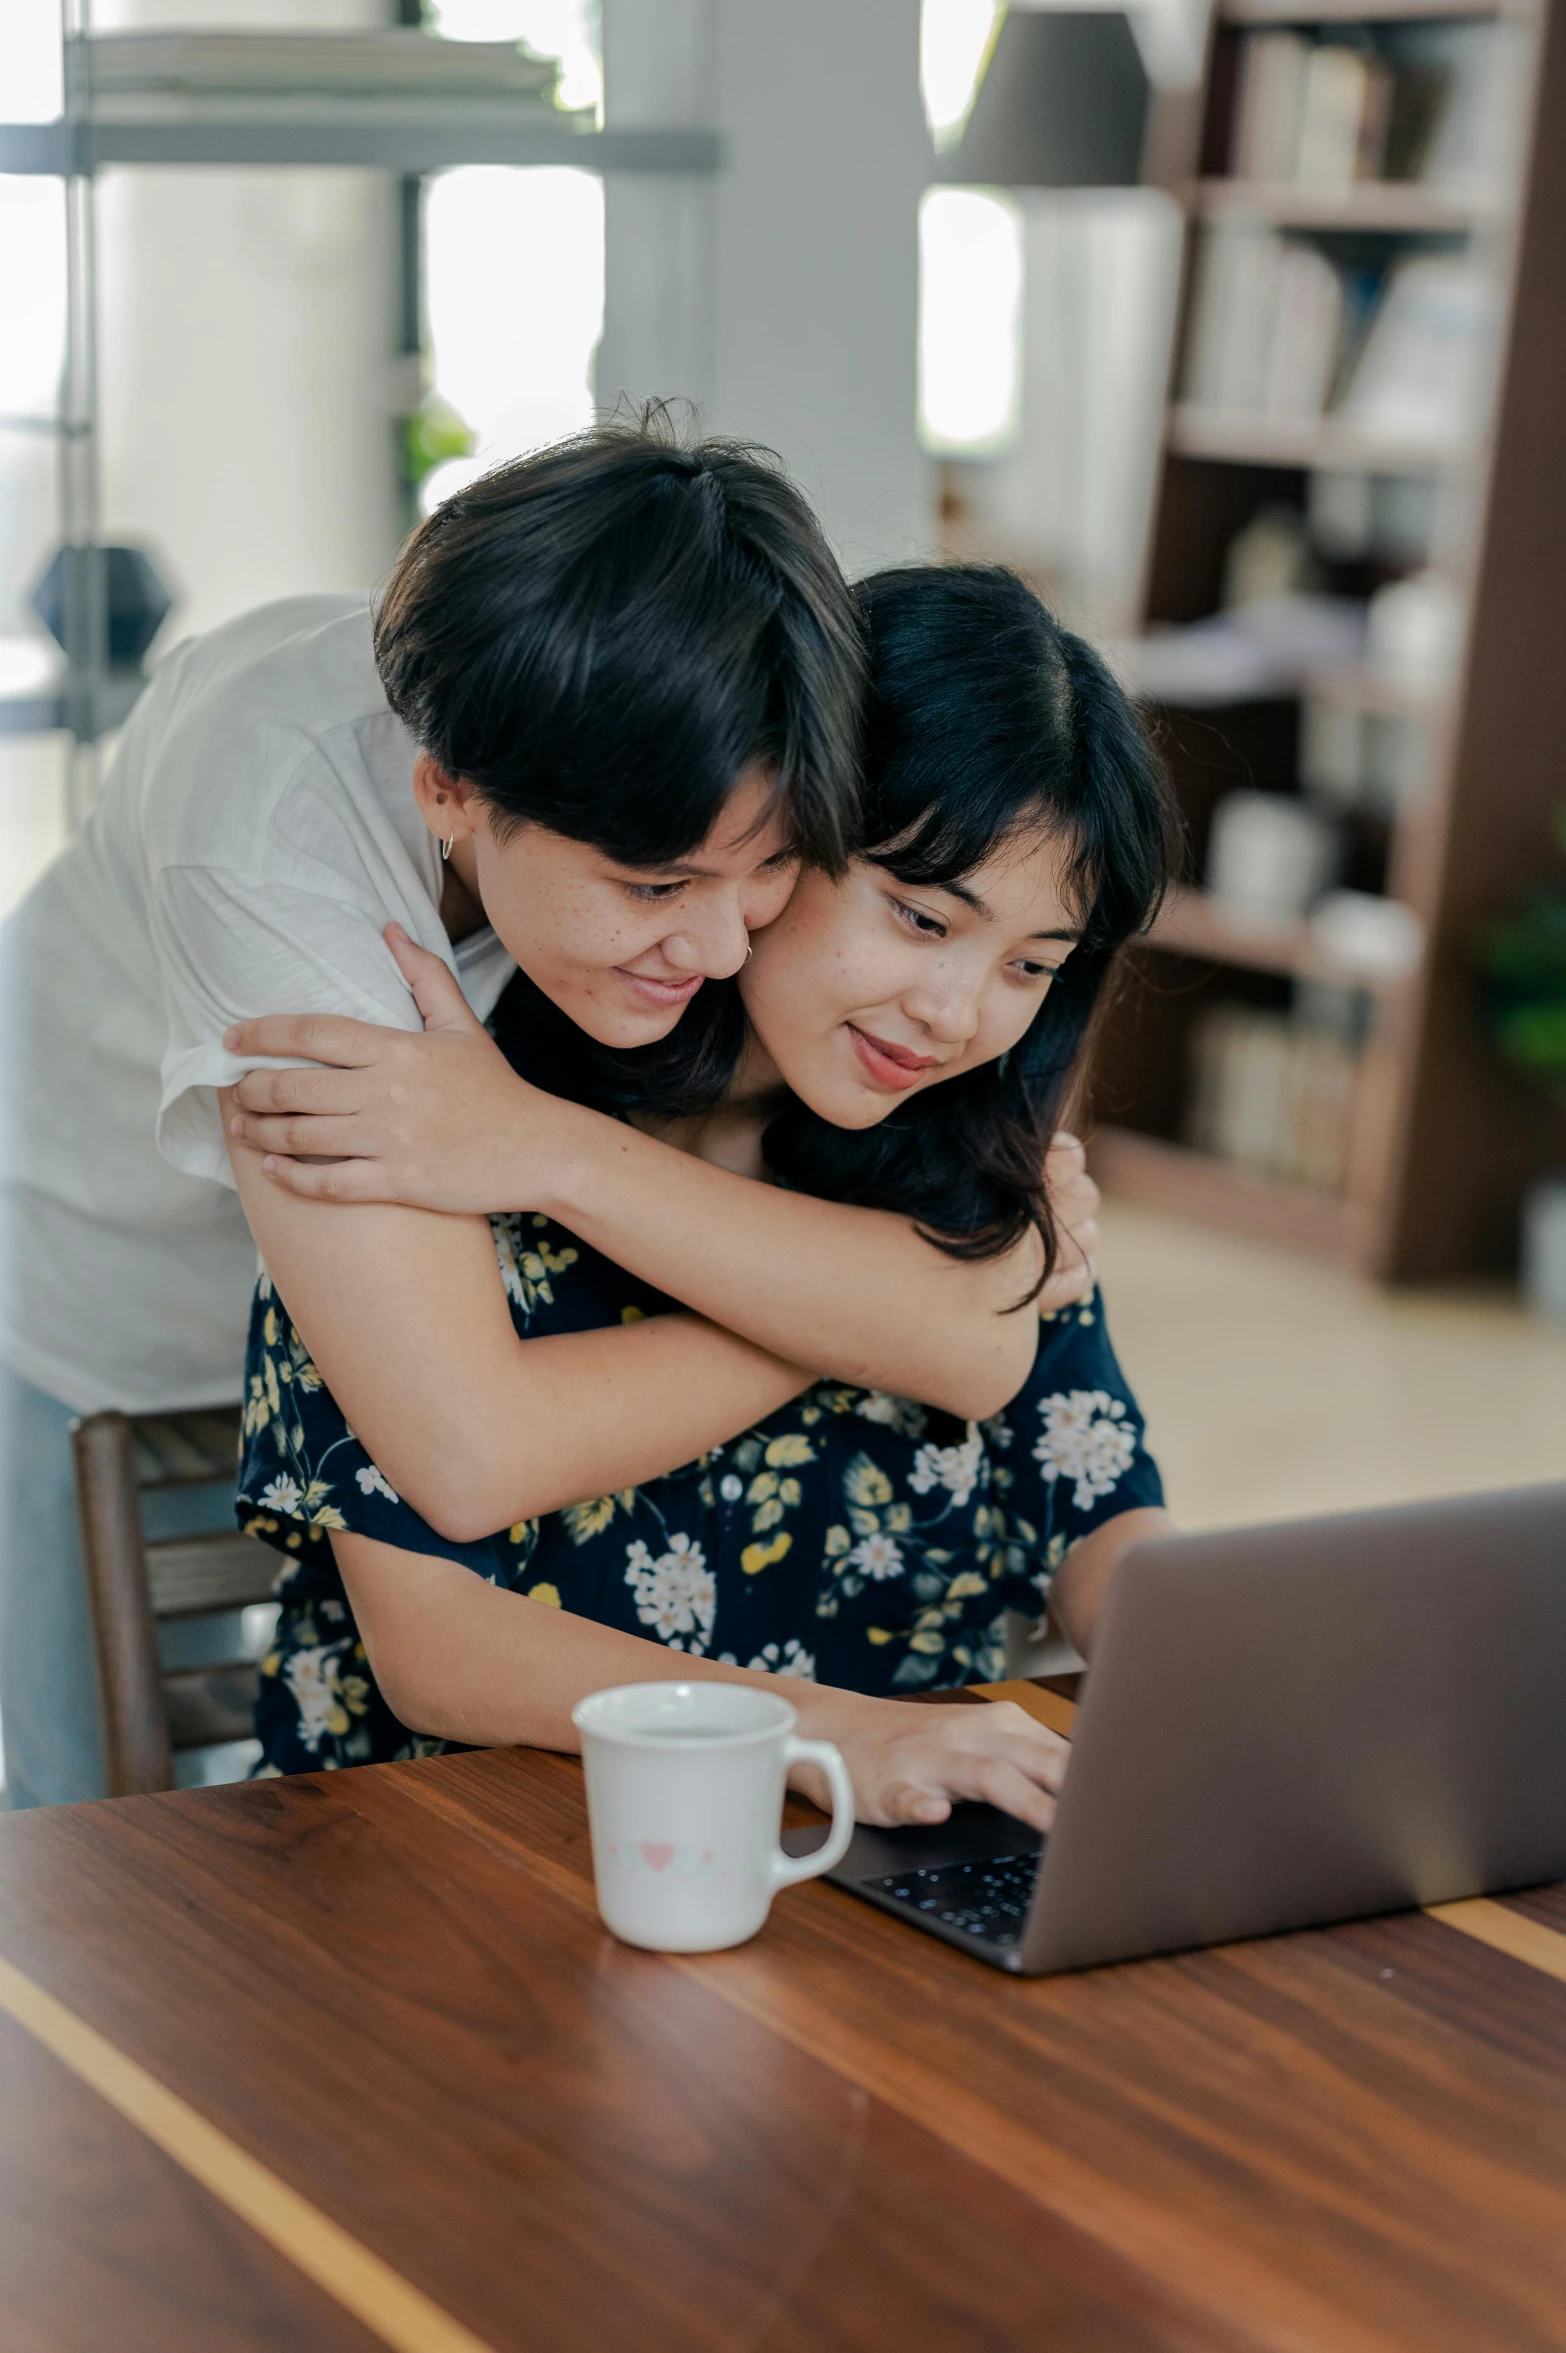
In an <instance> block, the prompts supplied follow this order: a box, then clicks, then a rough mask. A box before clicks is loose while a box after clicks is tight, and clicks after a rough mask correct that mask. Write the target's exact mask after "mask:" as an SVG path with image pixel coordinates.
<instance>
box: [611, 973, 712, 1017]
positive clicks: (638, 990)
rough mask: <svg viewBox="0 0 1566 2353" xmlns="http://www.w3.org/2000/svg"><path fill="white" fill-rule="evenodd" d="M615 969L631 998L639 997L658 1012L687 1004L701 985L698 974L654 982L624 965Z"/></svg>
mask: <svg viewBox="0 0 1566 2353" xmlns="http://www.w3.org/2000/svg"><path fill="white" fill-rule="evenodd" d="M615 969H616V971H617V972H618V973H619V975H620V978H621V979H622V980H623V981H624V983H625V985H626V987H627V988H628V989H629V990H630V991H631V993H632V995H633V996H637V997H640V999H641V1001H642V1003H643V1004H644V1005H656V1006H657V1007H658V1008H659V1010H660V1011H663V1010H665V1009H666V1008H667V1007H669V1006H670V1005H684V1004H687V1003H689V1001H690V999H691V998H692V997H694V996H695V994H696V991H697V990H698V989H699V988H700V987H701V984H702V975H701V974H700V973H699V972H693V973H692V974H691V975H690V976H689V978H688V979H686V980H654V979H653V978H652V977H651V975H650V974H648V973H645V972H632V971H631V970H630V969H629V968H628V966H626V965H624V964H620V965H617V966H616V967H615Z"/></svg>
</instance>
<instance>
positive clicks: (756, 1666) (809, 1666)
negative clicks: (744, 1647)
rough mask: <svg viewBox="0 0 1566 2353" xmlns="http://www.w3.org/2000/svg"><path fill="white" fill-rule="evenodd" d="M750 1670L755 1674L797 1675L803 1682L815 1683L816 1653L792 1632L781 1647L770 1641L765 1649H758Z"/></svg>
mask: <svg viewBox="0 0 1566 2353" xmlns="http://www.w3.org/2000/svg"><path fill="white" fill-rule="evenodd" d="M750 1671H751V1673H752V1674H753V1675H795V1676H797V1677H798V1678H799V1680H800V1681H801V1682H803V1683H814V1681H815V1679H816V1661H815V1655H814V1653H813V1652H811V1651H808V1650H806V1648H805V1646H804V1644H803V1643H802V1642H800V1641H798V1640H797V1639H796V1638H795V1637H794V1636H793V1635H792V1634H791V1635H790V1636H789V1638H788V1640H787V1642H785V1643H784V1644H783V1645H782V1647H781V1648H780V1647H779V1646H778V1644H777V1643H775V1642H769V1643H768V1644H767V1646H766V1648H765V1649H764V1650H758V1651H757V1653H756V1655H755V1657H754V1658H753V1659H752V1660H751V1661H750Z"/></svg>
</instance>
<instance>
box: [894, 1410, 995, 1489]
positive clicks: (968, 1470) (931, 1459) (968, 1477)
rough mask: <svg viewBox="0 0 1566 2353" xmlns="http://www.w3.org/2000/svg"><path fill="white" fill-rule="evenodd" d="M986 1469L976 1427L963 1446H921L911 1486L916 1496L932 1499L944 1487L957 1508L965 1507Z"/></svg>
mask: <svg viewBox="0 0 1566 2353" xmlns="http://www.w3.org/2000/svg"><path fill="white" fill-rule="evenodd" d="M983 1468H984V1440H983V1437H982V1436H981V1435H980V1433H979V1431H978V1429H977V1428H976V1427H975V1425H974V1424H973V1423H972V1422H970V1423H969V1424H968V1435H967V1437H966V1438H965V1439H964V1440H963V1442H962V1444H961V1445H960V1446H921V1447H920V1449H919V1451H918V1453H917V1454H916V1455H915V1456H914V1460H913V1469H912V1470H911V1471H910V1472H909V1474H908V1484H909V1486H910V1487H911V1488H912V1489H913V1491H914V1493H915V1495H929V1494H931V1493H933V1491H934V1490H935V1489H936V1488H937V1487H944V1488H945V1489H946V1492H947V1493H948V1495H950V1497H951V1499H952V1501H953V1503H954V1504H957V1505H958V1506H959V1507H960V1506H961V1505H962V1504H965V1503H966V1502H967V1500H968V1498H969V1496H970V1495H971V1494H972V1493H973V1491H974V1489H975V1487H976V1486H977V1485H978V1483H979V1475H980V1473H981V1471H982V1470H983Z"/></svg>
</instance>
